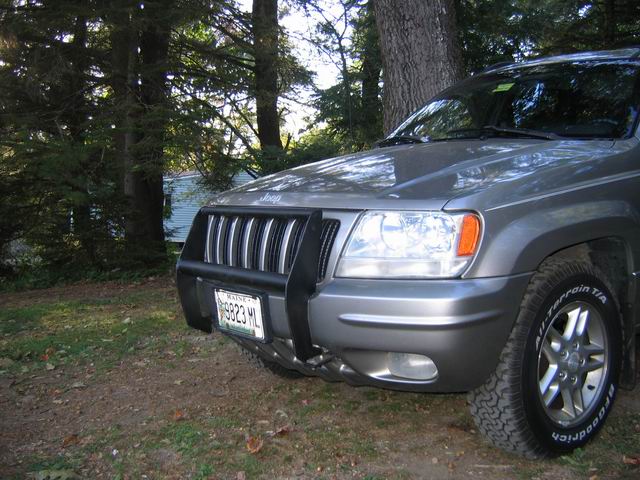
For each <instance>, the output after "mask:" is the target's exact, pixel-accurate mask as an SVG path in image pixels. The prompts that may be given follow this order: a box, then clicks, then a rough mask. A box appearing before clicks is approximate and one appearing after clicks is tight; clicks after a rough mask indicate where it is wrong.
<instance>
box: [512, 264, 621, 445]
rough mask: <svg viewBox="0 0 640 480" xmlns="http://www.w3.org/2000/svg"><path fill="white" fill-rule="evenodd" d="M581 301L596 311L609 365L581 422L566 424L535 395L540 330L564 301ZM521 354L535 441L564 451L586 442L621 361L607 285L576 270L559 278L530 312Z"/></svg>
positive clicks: (604, 409)
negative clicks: (552, 415)
mask: <svg viewBox="0 0 640 480" xmlns="http://www.w3.org/2000/svg"><path fill="white" fill-rule="evenodd" d="M577 301H582V302H587V303H589V304H590V305H592V306H593V307H594V308H595V309H596V310H598V312H599V314H600V315H601V318H602V320H603V324H604V328H605V330H606V335H607V337H608V342H609V352H608V355H609V359H610V360H609V365H608V369H607V373H606V376H605V379H604V385H603V388H602V391H601V392H600V394H599V397H598V398H597V399H596V407H595V408H593V409H592V411H591V413H590V414H589V416H587V417H585V418H584V419H583V421H582V422H580V423H579V424H578V425H575V426H573V427H571V428H563V427H561V426H560V425H558V424H557V423H554V422H553V421H552V420H551V419H550V418H549V417H548V416H547V414H546V413H545V411H544V406H543V405H542V401H541V399H540V395H539V394H538V355H539V353H540V350H541V348H542V340H543V339H544V335H545V332H546V331H547V329H548V328H549V326H550V324H551V322H552V321H553V320H554V318H555V316H556V314H557V313H558V312H559V311H560V310H561V309H562V308H563V307H565V306H566V305H568V304H570V303H573V302H577ZM530 333H531V334H530V335H528V337H527V342H526V346H525V351H524V358H523V372H522V373H523V375H522V380H523V400H524V409H525V412H526V415H527V419H528V421H529V425H530V426H531V429H532V431H533V433H534V435H535V436H536V438H537V439H538V441H539V442H540V443H541V444H542V445H543V446H544V447H546V448H547V449H548V450H549V451H551V452H554V453H565V452H569V451H571V450H573V449H575V448H578V447H581V446H582V445H584V444H585V443H587V442H588V441H589V440H590V439H591V438H593V436H594V435H595V434H596V433H597V432H598V430H600V428H601V427H602V425H603V423H604V421H605V419H606V417H607V415H608V414H609V412H610V411H611V407H612V406H613V401H614V399H615V396H616V393H617V389H618V377H619V373H620V365H621V353H620V352H621V350H622V338H621V328H620V316H619V313H618V307H617V304H616V301H615V298H614V297H613V295H612V294H611V292H610V291H609V289H608V288H607V286H606V285H605V284H604V282H602V281H601V280H599V279H598V278H597V277H596V276H595V275H591V274H587V273H581V274H575V275H571V276H569V277H567V278H565V279H564V280H562V281H560V282H559V283H558V284H557V286H555V287H554V288H553V289H552V290H551V292H549V294H548V295H547V296H546V298H545V301H544V302H543V304H542V307H541V308H540V309H539V310H538V312H537V314H536V315H535V318H534V321H533V323H532V325H531V330H530Z"/></svg>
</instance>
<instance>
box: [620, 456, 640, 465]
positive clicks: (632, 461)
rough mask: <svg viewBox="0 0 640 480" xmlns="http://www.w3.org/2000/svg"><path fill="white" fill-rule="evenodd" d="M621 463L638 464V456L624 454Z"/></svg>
mask: <svg viewBox="0 0 640 480" xmlns="http://www.w3.org/2000/svg"><path fill="white" fill-rule="evenodd" d="M622 463H624V464H625V465H640V457H627V456H626V455H623V456H622Z"/></svg>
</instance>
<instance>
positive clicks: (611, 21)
mask: <svg viewBox="0 0 640 480" xmlns="http://www.w3.org/2000/svg"><path fill="white" fill-rule="evenodd" d="M603 4H604V5H603V13H602V41H603V47H604V48H611V47H614V46H615V45H616V34H617V25H616V5H615V0H604V1H603Z"/></svg>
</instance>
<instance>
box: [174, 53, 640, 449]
mask: <svg viewBox="0 0 640 480" xmlns="http://www.w3.org/2000/svg"><path fill="white" fill-rule="evenodd" d="M639 72H640V49H625V50H617V51H608V52H591V53H582V54H578V55H568V56H559V57H552V58H544V59H540V60H535V61H530V62H526V63H520V64H512V65H501V66H496V67H495V68H490V69H488V70H487V71H485V72H483V73H481V74H478V75H474V76H473V77H471V78H469V79H467V80H465V81H463V82H461V83H459V84H457V85H455V86H454V87H452V88H450V89H448V90H446V91H444V92H442V93H441V94H440V95H438V96H437V97H435V98H434V99H432V100H431V101H429V102H428V103H427V104H426V105H425V106H424V107H422V108H421V109H419V110H418V111H417V112H415V113H414V114H413V115H412V116H411V117H409V118H408V119H407V120H406V121H405V122H404V123H403V124H402V125H400V126H399V127H398V128H397V129H396V130H395V131H394V132H393V133H392V134H391V135H390V136H389V137H388V138H386V139H385V140H383V141H382V142H380V143H379V145H378V148H375V149H373V150H371V151H367V152H362V153H357V154H353V155H347V156H344V157H340V158H333V159H329V160H325V161H321V162H317V163H314V164H311V165H306V166H303V167H299V168H295V169H293V170H288V171H285V172H281V173H278V174H275V175H271V176H268V177H264V178H261V179H258V180H256V181H254V182H252V183H249V184H247V185H244V186H241V187H238V188H236V189H234V190H230V191H228V192H225V193H222V194H220V195H218V196H217V197H216V198H214V199H213V201H212V202H211V204H210V206H207V207H204V208H202V210H201V211H200V213H199V214H198V215H197V217H196V218H195V220H194V223H193V227H192V229H191V232H190V234H189V238H188V240H187V242H186V244H185V246H184V250H183V252H182V256H181V258H180V260H179V262H178V265H177V283H178V289H179V292H180V297H181V302H182V307H183V309H184V313H185V317H186V319H187V322H188V323H189V325H191V326H192V327H194V328H198V329H200V330H204V331H206V332H211V331H212V330H219V331H220V332H223V333H224V334H225V335H228V336H229V337H230V338H232V339H233V340H234V341H236V342H237V343H238V344H239V345H240V346H241V347H242V349H243V350H244V352H245V353H246V354H247V356H248V358H249V359H250V360H252V361H254V362H256V363H258V364H259V365H261V366H263V367H265V368H268V369H270V370H272V371H274V372H276V373H279V374H281V375H295V374H298V375H300V374H304V375H316V376H319V377H322V378H324V379H326V380H329V381H340V380H341V381H346V382H348V383H350V384H352V385H372V386H377V387H382V388H391V389H397V390H409V391H414V392H460V391H468V392H470V393H469V403H470V406H471V412H472V414H473V417H474V419H475V421H476V423H477V425H478V427H479V429H480V430H481V431H482V432H483V433H484V435H485V436H486V437H487V438H488V439H489V440H490V441H491V442H492V443H494V444H495V445H497V446H500V447H502V448H505V449H508V450H511V451H515V452H519V453H521V454H524V455H527V456H530V457H539V456H545V455H549V454H559V453H564V452H568V451H571V450H572V449H574V448H576V447H579V446H581V445H583V444H585V443H586V442H587V441H588V440H589V439H590V438H591V437H593V436H594V435H595V434H596V432H597V431H598V430H599V429H600V428H601V427H602V424H603V423H604V420H605V418H606V417H607V415H608V414H609V412H610V411H611V407H612V404H613V400H614V398H615V396H616V393H617V390H618V387H619V385H623V386H628V387H632V386H633V384H634V380H635V372H636V370H635V361H634V356H635V353H634V348H635V335H636V332H637V330H638V327H639V326H640V310H639V308H638V295H639V294H640V281H639V278H638V277H639V276H640V133H639V132H638V110H639V107H640V75H639Z"/></svg>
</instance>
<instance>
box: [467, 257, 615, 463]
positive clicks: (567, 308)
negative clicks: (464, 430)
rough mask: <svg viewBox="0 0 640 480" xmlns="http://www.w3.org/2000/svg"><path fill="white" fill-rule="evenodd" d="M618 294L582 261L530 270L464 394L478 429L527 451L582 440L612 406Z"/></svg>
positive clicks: (542, 452) (533, 453) (534, 453)
mask: <svg viewBox="0 0 640 480" xmlns="http://www.w3.org/2000/svg"><path fill="white" fill-rule="evenodd" d="M621 352H622V338H621V323H620V314H619V308H618V305H617V301H616V299H615V297H614V295H613V293H612V291H611V289H610V288H609V287H608V285H607V284H606V282H605V281H603V280H602V276H601V275H600V274H599V273H598V272H597V271H596V270H595V269H594V268H593V266H592V265H590V264H589V263H586V262H578V261H571V260H550V261H547V262H545V263H544V264H543V265H542V266H541V268H540V270H539V271H538V272H537V273H536V274H535V275H534V277H533V278H532V280H531V282H530V284H529V288H528V289H527V293H526V295H525V297H524V299H523V302H522V305H521V307H520V312H519V314H518V318H517V320H516V323H515V325H514V327H513V330H512V332H511V335H510V336H509V339H508V341H507V344H506V346H505V348H504V350H503V352H502V354H501V357H500V361H499V364H498V367H497V368H496V371H495V372H494V373H493V374H492V375H491V377H490V378H489V379H488V380H487V382H486V383H485V384H484V385H482V386H481V387H479V388H477V389H476V390H474V391H473V392H471V393H470V394H469V403H470V406H471V413H472V415H473V417H474V420H475V422H476V424H477V426H478V428H479V429H480V431H481V432H482V433H483V434H484V435H485V436H486V437H487V438H488V439H489V440H490V441H491V442H492V443H493V444H494V445H496V446H498V447H501V448H504V449H506V450H510V451H513V452H517V453H520V454H523V455H526V456H528V457H542V456H548V455H553V454H562V453H567V452H570V451H572V450H573V449H575V448H578V447H580V446H582V445H584V444H585V443H587V442H588V441H589V440H590V439H591V438H593V436H594V435H595V434H596V433H597V432H598V430H599V429H600V428H601V427H602V424H603V423H604V420H605V419H606V417H607V415H608V414H609V412H610V411H611V407H612V404H613V400H614V398H615V395H616V391H617V386H618V377H619V372H620V365H621V357H622V353H621Z"/></svg>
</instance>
